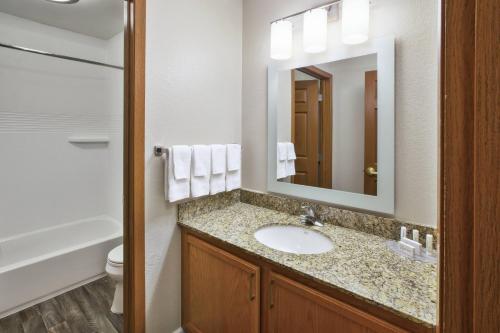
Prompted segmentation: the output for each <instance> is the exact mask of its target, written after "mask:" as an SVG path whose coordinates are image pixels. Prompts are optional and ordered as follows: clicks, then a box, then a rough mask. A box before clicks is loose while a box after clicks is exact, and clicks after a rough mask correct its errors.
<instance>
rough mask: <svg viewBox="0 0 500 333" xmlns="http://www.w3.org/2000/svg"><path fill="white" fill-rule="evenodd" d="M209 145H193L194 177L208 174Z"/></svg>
mask: <svg viewBox="0 0 500 333" xmlns="http://www.w3.org/2000/svg"><path fill="white" fill-rule="evenodd" d="M210 152H211V151H210V146H207V145H194V146H193V169H194V170H193V171H194V176H195V177H203V176H209V175H210V170H211V169H210V165H211V163H210V161H211V153H210Z"/></svg>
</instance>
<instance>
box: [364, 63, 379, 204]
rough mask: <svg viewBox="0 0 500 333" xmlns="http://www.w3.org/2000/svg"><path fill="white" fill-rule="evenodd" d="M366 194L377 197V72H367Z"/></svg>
mask: <svg viewBox="0 0 500 333" xmlns="http://www.w3.org/2000/svg"><path fill="white" fill-rule="evenodd" d="M364 193H365V194H369V195H377V71H369V72H365V164H364Z"/></svg>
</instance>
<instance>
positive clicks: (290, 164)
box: [285, 160, 295, 177]
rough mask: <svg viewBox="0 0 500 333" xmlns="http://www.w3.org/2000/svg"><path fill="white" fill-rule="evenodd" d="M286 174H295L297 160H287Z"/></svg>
mask: <svg viewBox="0 0 500 333" xmlns="http://www.w3.org/2000/svg"><path fill="white" fill-rule="evenodd" d="M285 163H286V176H285V177H288V176H295V160H287V161H286V162H285Z"/></svg>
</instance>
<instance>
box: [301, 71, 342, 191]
mask: <svg viewBox="0 0 500 333" xmlns="http://www.w3.org/2000/svg"><path fill="white" fill-rule="evenodd" d="M296 70H298V71H299V72H302V73H305V74H307V75H310V76H312V77H314V78H316V79H318V80H320V92H321V94H322V95H323V101H321V102H320V106H319V108H320V109H321V114H322V119H321V121H322V124H332V122H333V109H332V100H333V92H332V90H333V76H332V74H330V73H328V72H326V71H324V70H322V69H320V68H318V67H316V66H307V67H301V68H297V69H296ZM292 101H295V72H294V71H293V70H292ZM294 115H295V104H294V103H293V102H292V133H293V132H294V131H293V128H294V126H295V117H294ZM324 128H329V129H330V130H329V131H323V136H322V138H321V145H320V146H321V155H322V161H321V177H320V187H323V188H330V189H331V188H332V171H333V170H332V145H333V142H332V127H324ZM292 141H293V135H292Z"/></svg>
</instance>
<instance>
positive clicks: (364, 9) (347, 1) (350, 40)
mask: <svg viewBox="0 0 500 333" xmlns="http://www.w3.org/2000/svg"><path fill="white" fill-rule="evenodd" d="M369 24H370V0H344V1H342V42H343V43H344V44H360V43H364V42H366V41H367V40H368V31H369Z"/></svg>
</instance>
